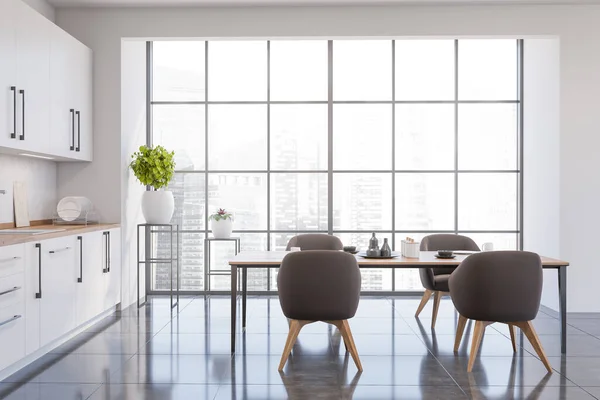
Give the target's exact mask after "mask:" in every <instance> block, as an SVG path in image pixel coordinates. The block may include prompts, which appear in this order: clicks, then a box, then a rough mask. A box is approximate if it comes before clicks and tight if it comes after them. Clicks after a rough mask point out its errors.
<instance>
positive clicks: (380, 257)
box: [358, 251, 400, 260]
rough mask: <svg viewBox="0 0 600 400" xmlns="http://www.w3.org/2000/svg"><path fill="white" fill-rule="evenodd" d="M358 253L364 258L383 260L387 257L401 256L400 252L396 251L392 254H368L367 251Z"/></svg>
mask: <svg viewBox="0 0 600 400" xmlns="http://www.w3.org/2000/svg"><path fill="white" fill-rule="evenodd" d="M358 255H359V256H360V257H362V258H375V259H381V260H385V259H390V258H396V257H400V253H396V252H392V255H391V256H385V257H382V256H368V255H367V252H366V251H361V252H360V253H358Z"/></svg>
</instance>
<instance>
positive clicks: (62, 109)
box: [50, 28, 92, 161]
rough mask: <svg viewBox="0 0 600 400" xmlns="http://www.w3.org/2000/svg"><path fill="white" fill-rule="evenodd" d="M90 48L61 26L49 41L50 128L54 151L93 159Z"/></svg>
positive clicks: (74, 156) (79, 157) (59, 153)
mask: <svg viewBox="0 0 600 400" xmlns="http://www.w3.org/2000/svg"><path fill="white" fill-rule="evenodd" d="M91 53H92V52H91V50H90V49H88V48H87V47H85V46H83V45H82V44H81V43H79V42H78V41H77V40H76V39H75V38H73V37H72V36H71V35H69V34H68V33H66V32H64V31H63V30H62V29H58V28H57V29H53V31H52V37H51V43H50V79H51V95H50V109H51V116H50V122H51V123H50V128H51V135H52V138H53V143H52V152H53V154H56V155H59V156H61V157H65V158H72V159H76V160H84V161H89V160H91V159H92V135H91V133H92V110H91V101H92V100H91V97H92V56H91Z"/></svg>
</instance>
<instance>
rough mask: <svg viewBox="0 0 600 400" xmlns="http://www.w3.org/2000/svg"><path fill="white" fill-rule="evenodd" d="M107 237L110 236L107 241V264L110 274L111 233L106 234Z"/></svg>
mask: <svg viewBox="0 0 600 400" xmlns="http://www.w3.org/2000/svg"><path fill="white" fill-rule="evenodd" d="M106 235H107V236H108V239H107V241H108V254H107V256H106V263H107V264H108V270H107V272H110V254H111V253H110V242H111V240H110V232H106Z"/></svg>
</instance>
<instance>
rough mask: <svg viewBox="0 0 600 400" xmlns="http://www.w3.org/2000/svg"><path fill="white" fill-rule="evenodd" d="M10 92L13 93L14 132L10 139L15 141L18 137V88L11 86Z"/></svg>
mask: <svg viewBox="0 0 600 400" xmlns="http://www.w3.org/2000/svg"><path fill="white" fill-rule="evenodd" d="M10 90H11V91H12V92H13V131H12V133H11V134H10V138H11V139H15V138H16V137H17V87H16V86H11V87H10Z"/></svg>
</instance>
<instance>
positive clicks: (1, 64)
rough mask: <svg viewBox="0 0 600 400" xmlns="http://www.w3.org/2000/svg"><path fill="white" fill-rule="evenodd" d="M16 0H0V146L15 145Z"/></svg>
mask: <svg viewBox="0 0 600 400" xmlns="http://www.w3.org/2000/svg"><path fill="white" fill-rule="evenodd" d="M17 3H18V0H2V1H0V91H1V92H0V146H2V147H4V146H16V145H18V143H17V140H18V139H17V136H16V127H17V116H16V112H17V109H16V107H17V92H16V90H17V89H16V86H17V64H16V63H15V62H14V60H15V58H16V56H17V39H16V37H17V34H16V21H15V18H14V15H15V14H16V10H17Z"/></svg>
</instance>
